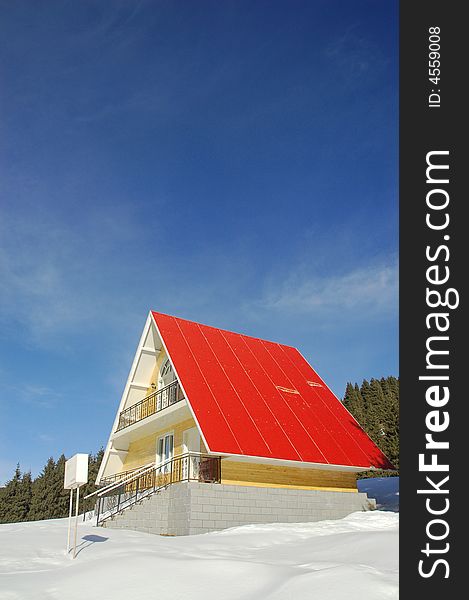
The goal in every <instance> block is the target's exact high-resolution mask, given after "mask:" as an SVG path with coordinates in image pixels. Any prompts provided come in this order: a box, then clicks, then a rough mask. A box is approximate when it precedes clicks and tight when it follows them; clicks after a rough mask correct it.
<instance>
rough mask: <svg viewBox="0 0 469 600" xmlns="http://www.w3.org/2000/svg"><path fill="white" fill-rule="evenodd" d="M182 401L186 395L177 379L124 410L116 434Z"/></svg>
mask: <svg viewBox="0 0 469 600" xmlns="http://www.w3.org/2000/svg"><path fill="white" fill-rule="evenodd" d="M181 400H184V395H183V393H182V389H181V387H180V385H179V382H178V381H177V379H176V380H175V381H172V382H171V383H170V384H168V385H166V386H165V387H163V388H161V389H159V390H156V391H155V392H152V393H151V394H149V395H148V396H145V398H143V399H142V400H139V401H138V402H136V403H135V404H132V406H129V407H128V408H126V409H125V410H123V411H122V412H121V413H120V415H119V422H118V424H117V429H116V432H117V431H121V430H122V429H125V428H126V427H130V425H133V424H134V423H137V422H138V421H141V420H142V419H146V418H147V417H150V416H151V415H154V414H155V413H157V412H160V411H161V410H163V409H165V408H167V407H168V406H172V405H173V404H176V402H180V401H181Z"/></svg>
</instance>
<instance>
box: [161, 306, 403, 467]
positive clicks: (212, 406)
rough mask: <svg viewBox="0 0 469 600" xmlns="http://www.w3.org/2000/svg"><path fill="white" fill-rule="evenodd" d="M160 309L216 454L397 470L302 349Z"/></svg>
mask: <svg viewBox="0 0 469 600" xmlns="http://www.w3.org/2000/svg"><path fill="white" fill-rule="evenodd" d="M152 315H153V318H154V320H155V323H156V326H157V328H158V330H159V333H160V335H161V337H162V339H163V342H164V345H165V346H166V349H167V351H168V354H169V357H170V359H171V362H172V363H173V366H174V368H175V371H176V373H177V375H178V378H179V381H180V383H181V385H182V387H183V389H184V391H185V393H186V395H187V399H188V401H189V404H190V406H191V408H192V410H193V412H194V414H195V417H196V420H197V422H198V424H199V427H200V428H201V431H202V433H203V436H204V438H205V440H206V443H207V444H208V450H209V451H210V452H214V453H224V454H235V455H245V456H258V457H265V458H276V459H283V460H295V461H301V462H310V463H319V464H325V465H327V464H330V465H344V466H353V467H364V468H368V467H370V466H373V467H377V468H392V465H391V464H390V462H389V461H388V459H387V458H386V456H385V455H384V454H383V453H382V452H381V450H379V448H378V447H377V446H376V445H375V444H374V442H372V441H371V439H370V438H369V437H368V436H367V435H366V433H365V432H364V431H363V429H362V428H361V427H360V425H359V424H358V423H357V421H355V419H354V418H353V417H352V415H351V414H350V413H349V412H348V411H347V410H346V409H345V408H344V407H343V405H342V403H341V402H340V401H339V400H338V399H337V398H336V397H335V396H334V394H333V393H332V392H331V390H330V389H329V388H328V387H327V386H326V384H325V383H324V382H323V381H322V379H321V378H320V377H319V375H318V374H317V373H316V372H315V371H314V369H313V368H312V367H311V366H310V365H309V364H308V363H307V362H306V360H305V359H304V358H303V356H302V355H301V354H300V353H299V352H298V350H296V348H292V347H290V346H285V345H283V344H277V343H275V342H267V341H265V340H261V339H258V338H253V337H249V336H247V335H242V334H239V333H232V332H231V331H224V330H222V329H217V328H215V327H209V326H207V325H201V324H199V323H194V322H192V321H186V320H185V319H179V318H176V317H171V316H169V315H164V314H162V313H157V312H153V313H152Z"/></svg>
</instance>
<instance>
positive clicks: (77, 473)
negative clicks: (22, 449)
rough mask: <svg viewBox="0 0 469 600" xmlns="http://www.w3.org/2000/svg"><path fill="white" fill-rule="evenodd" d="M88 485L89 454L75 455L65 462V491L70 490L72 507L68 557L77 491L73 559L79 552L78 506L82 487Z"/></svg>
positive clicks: (69, 520) (70, 509)
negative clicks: (74, 493) (74, 500)
mask: <svg viewBox="0 0 469 600" xmlns="http://www.w3.org/2000/svg"><path fill="white" fill-rule="evenodd" d="M85 483H88V454H75V456H72V458H70V459H69V460H67V461H66V462H65V477H64V489H66V490H70V507H69V512H68V535H67V555H68V553H69V552H70V532H71V525H72V511H73V490H76V491H77V493H76V504H75V532H74V537H73V558H75V556H76V552H77V527H78V505H79V502H80V486H81V485H84V484H85Z"/></svg>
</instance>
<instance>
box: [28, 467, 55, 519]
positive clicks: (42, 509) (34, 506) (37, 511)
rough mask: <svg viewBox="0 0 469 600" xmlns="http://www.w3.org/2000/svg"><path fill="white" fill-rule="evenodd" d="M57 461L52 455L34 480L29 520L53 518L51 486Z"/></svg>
mask: <svg viewBox="0 0 469 600" xmlns="http://www.w3.org/2000/svg"><path fill="white" fill-rule="evenodd" d="M54 473H55V461H54V459H53V458H52V456H51V457H50V458H49V460H48V461H47V463H46V465H45V467H44V469H43V470H42V472H41V474H40V475H39V476H38V477H37V478H36V479H35V480H34V483H33V486H32V498H31V508H30V511H29V515H28V517H29V520H31V521H38V520H40V519H51V518H53V516H54V514H53V506H52V505H51V500H52V498H51V493H50V490H51V487H53V485H54Z"/></svg>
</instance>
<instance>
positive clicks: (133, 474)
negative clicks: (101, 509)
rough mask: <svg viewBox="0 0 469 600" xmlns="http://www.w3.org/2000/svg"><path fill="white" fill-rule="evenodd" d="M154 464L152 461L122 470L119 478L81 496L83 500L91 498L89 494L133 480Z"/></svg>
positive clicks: (95, 493)
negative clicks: (141, 465)
mask: <svg viewBox="0 0 469 600" xmlns="http://www.w3.org/2000/svg"><path fill="white" fill-rule="evenodd" d="M154 466H155V463H154V462H152V463H148V464H146V465H143V467H137V468H136V469H132V470H129V471H124V472H123V473H122V478H121V479H118V480H114V481H111V482H110V483H108V484H107V485H105V486H104V487H100V488H99V489H98V490H95V491H94V492H92V493H91V494H88V495H87V496H85V497H84V498H83V500H86V499H87V498H91V496H97V495H98V494H99V493H100V492H106V491H109V490H112V489H113V488H114V487H118V486H119V485H121V483H128V482H129V481H133V480H134V479H135V478H136V477H139V476H140V475H141V474H142V473H143V472H145V471H146V470H147V469H149V468H151V467H154ZM120 474H121V473H117V474H116V475H120ZM127 475H128V477H127Z"/></svg>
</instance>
